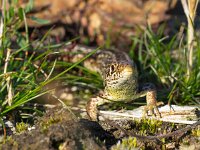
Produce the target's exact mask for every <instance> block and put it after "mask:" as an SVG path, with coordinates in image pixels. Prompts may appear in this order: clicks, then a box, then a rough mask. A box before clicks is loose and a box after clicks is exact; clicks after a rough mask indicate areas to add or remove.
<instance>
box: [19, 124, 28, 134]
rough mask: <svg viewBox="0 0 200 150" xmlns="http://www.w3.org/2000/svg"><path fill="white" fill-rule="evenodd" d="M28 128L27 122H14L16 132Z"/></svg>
mask: <svg viewBox="0 0 200 150" xmlns="http://www.w3.org/2000/svg"><path fill="white" fill-rule="evenodd" d="M27 130H28V124H27V123H24V122H19V123H16V132H17V133H23V132H24V131H27Z"/></svg>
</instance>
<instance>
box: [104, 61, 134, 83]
mask: <svg viewBox="0 0 200 150" xmlns="http://www.w3.org/2000/svg"><path fill="white" fill-rule="evenodd" d="M137 75H138V73H137V68H136V67H135V65H134V64H132V63H127V62H120V63H119V62H117V63H116V62H113V63H111V64H109V65H108V67H107V71H106V75H105V82H110V83H111V84H112V83H116V84H125V83H126V82H129V81H130V80H137Z"/></svg>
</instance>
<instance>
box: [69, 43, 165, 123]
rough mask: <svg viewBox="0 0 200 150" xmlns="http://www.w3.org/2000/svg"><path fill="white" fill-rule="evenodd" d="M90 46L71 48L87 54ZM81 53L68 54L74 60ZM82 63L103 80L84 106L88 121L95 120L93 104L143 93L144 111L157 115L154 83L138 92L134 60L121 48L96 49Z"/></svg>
mask: <svg viewBox="0 0 200 150" xmlns="http://www.w3.org/2000/svg"><path fill="white" fill-rule="evenodd" d="M92 50H93V49H92V48H87V47H82V46H79V45H76V46H75V47H73V51H75V52H81V53H85V54H86V53H89V52H91V51H92ZM81 57H83V56H82V54H77V55H76V57H75V58H74V57H72V58H73V61H72V62H76V61H77V59H80V58H81ZM84 66H85V67H86V68H88V69H91V70H93V71H96V72H98V73H100V75H101V76H102V79H103V81H104V86H105V88H104V91H103V94H102V95H99V96H97V97H95V98H91V99H90V100H89V101H88V103H87V106H86V110H87V114H88V116H89V117H90V119H91V120H97V119H98V116H97V111H98V109H97V107H98V106H99V105H101V104H104V103H105V102H113V101H125V102H128V101H132V100H134V99H137V98H139V97H143V96H146V101H147V105H146V107H144V112H145V113H148V111H150V113H151V115H155V113H154V110H155V111H156V115H158V116H159V117H161V115H160V113H159V110H158V108H157V102H156V89H155V88H154V86H152V85H150V86H147V85H146V86H144V88H143V89H142V91H141V92H140V93H138V71H137V67H136V65H135V63H134V62H133V61H132V60H131V59H130V57H129V56H128V55H127V54H126V53H125V52H122V51H118V50H98V51H97V52H96V54H94V55H93V56H92V57H90V58H89V59H87V60H85V61H84Z"/></svg>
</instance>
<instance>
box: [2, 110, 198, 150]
mask: <svg viewBox="0 0 200 150" xmlns="http://www.w3.org/2000/svg"><path fill="white" fill-rule="evenodd" d="M115 124H117V125H119V126H120V127H122V128H123V129H125V130H126V131H128V132H132V133H134V134H137V135H143V136H144V138H137V140H136V139H135V138H134V137H131V136H128V135H126V134H125V133H124V132H123V131H122V130H119V129H117V128H116V127H115V126H111V125H110V123H108V122H106V121H101V122H93V121H90V120H88V119H79V118H77V117H75V116H74V114H72V113H70V112H69V111H68V110H66V109H64V108H62V107H56V108H53V109H48V110H47V111H46V113H45V114H44V116H42V117H39V118H37V120H36V121H35V125H34V126H35V129H32V130H30V131H28V130H26V131H24V132H21V133H17V134H13V135H12V136H10V137H7V139H6V140H5V141H4V143H3V144H1V145H0V149H4V150H10V149H13V150H15V149H30V150H35V149H43V150H49V149H50V150H56V149H59V150H60V149H62V150H80V149H87V150H94V149H95V150H102V149H112V150H118V149H133V148H135V147H137V148H142V149H155V148H156V149H163V147H164V148H166V149H175V148H183V149H184V148H191V149H200V138H199V137H198V136H197V135H195V134H194V131H197V132H198V131H199V128H200V127H197V128H196V129H195V130H194V131H193V132H191V131H189V132H186V133H182V134H181V135H175V136H172V137H170V138H166V139H163V140H161V141H162V142H158V141H156V140H145V136H148V135H160V134H165V133H169V132H173V131H175V130H177V129H181V128H184V127H185V125H178V124H176V125H175V124H169V123H163V122H161V121H157V122H150V121H147V120H142V121H127V120H123V121H115ZM134 141H135V143H134Z"/></svg>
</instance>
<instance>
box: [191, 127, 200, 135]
mask: <svg viewBox="0 0 200 150" xmlns="http://www.w3.org/2000/svg"><path fill="white" fill-rule="evenodd" d="M192 135H194V136H197V137H200V127H198V128H197V129H193V130H192Z"/></svg>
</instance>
